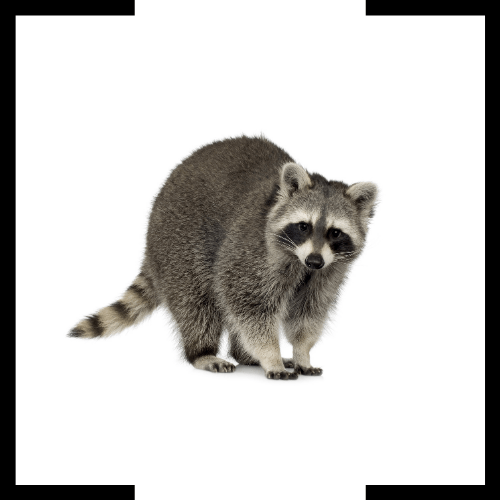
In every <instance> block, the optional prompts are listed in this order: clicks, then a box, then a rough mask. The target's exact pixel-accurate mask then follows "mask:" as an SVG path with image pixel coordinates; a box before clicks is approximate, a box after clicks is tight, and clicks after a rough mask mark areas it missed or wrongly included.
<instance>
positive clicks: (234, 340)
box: [228, 332, 295, 368]
mask: <svg viewBox="0 0 500 500" xmlns="http://www.w3.org/2000/svg"><path fill="white" fill-rule="evenodd" d="M228 354H229V355H230V356H231V357H232V358H233V359H235V360H236V361H237V362H238V363H239V364H240V365H250V366H260V362H259V361H258V360H257V359H255V358H253V357H252V356H251V355H250V354H249V353H248V352H247V351H245V349H244V348H243V346H242V345H241V342H240V340H239V338H238V334H237V333H235V332H229V353H228ZM282 359H283V364H284V365H285V368H294V367H295V364H294V362H293V359H291V358H282Z"/></svg>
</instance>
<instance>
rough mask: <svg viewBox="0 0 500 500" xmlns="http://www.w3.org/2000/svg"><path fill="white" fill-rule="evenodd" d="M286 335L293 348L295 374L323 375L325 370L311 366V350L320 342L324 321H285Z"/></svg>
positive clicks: (296, 319)
mask: <svg viewBox="0 0 500 500" xmlns="http://www.w3.org/2000/svg"><path fill="white" fill-rule="evenodd" d="M284 326H285V335H286V337H287V339H288V340H289V342H290V343H291V344H292V346H293V360H292V361H293V364H294V368H295V373H299V374H301V375H321V374H322V373H323V370H322V369H321V368H315V367H313V366H311V357H310V354H309V352H310V350H311V349H312V347H313V346H314V344H316V342H317V341H318V339H319V337H320V335H321V330H322V327H323V321H311V320H301V319H298V318H295V319H294V320H290V319H289V320H288V321H285V325H284Z"/></svg>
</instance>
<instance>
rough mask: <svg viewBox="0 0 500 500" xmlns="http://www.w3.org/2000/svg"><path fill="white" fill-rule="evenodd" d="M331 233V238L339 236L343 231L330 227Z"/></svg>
mask: <svg viewBox="0 0 500 500" xmlns="http://www.w3.org/2000/svg"><path fill="white" fill-rule="evenodd" d="M328 232H329V233H330V234H329V236H330V237H331V238H338V237H339V236H340V235H341V234H342V231H341V230H340V229H334V228H332V229H330V231H328Z"/></svg>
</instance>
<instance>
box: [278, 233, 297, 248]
mask: <svg viewBox="0 0 500 500" xmlns="http://www.w3.org/2000/svg"><path fill="white" fill-rule="evenodd" d="M281 232H282V233H283V234H284V235H285V236H286V239H287V240H288V241H289V242H290V243H291V244H292V245H293V246H294V247H295V248H298V246H297V245H296V244H295V243H294V242H293V241H292V239H291V238H290V236H288V234H286V233H285V230H284V229H282V230H281Z"/></svg>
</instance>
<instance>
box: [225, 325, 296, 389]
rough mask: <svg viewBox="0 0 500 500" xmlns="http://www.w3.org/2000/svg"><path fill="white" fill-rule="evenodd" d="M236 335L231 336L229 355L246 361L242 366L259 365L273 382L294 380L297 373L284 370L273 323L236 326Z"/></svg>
mask: <svg viewBox="0 0 500 500" xmlns="http://www.w3.org/2000/svg"><path fill="white" fill-rule="evenodd" d="M235 330H236V331H238V332H239V333H238V334H234V333H233V334H232V335H231V346H232V350H231V355H232V356H234V355H236V356H237V357H235V359H236V360H238V358H240V359H242V360H243V361H246V362H245V363H244V364H259V365H260V366H262V368H263V369H264V371H265V372H266V377H267V378H269V379H274V380H296V379H297V378H298V377H297V373H290V372H288V371H287V370H286V369H285V364H284V363H283V361H284V360H283V358H282V357H281V352H280V346H279V334H278V327H277V325H276V324H275V322H274V321H270V322H269V323H268V324H265V325H244V326H243V325H238V326H237V328H235Z"/></svg>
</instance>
